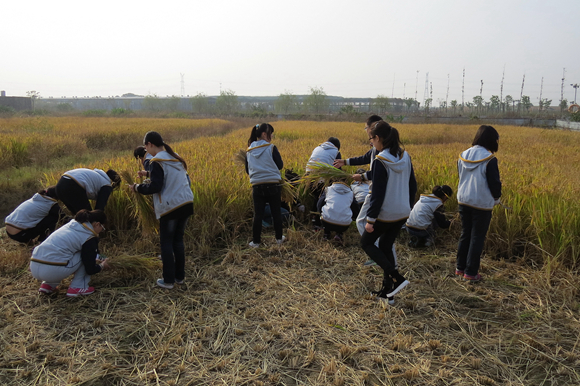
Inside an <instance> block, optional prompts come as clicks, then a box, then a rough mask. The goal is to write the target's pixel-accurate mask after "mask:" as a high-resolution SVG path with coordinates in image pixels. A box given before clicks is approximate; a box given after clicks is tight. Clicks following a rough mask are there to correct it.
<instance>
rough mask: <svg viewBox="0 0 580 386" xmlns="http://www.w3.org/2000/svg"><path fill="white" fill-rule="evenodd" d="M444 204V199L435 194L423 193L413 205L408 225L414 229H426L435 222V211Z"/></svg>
mask: <svg viewBox="0 0 580 386" xmlns="http://www.w3.org/2000/svg"><path fill="white" fill-rule="evenodd" d="M442 205H443V200H442V199H440V198H439V197H437V196H435V195H433V194H422V195H421V197H420V198H419V201H417V202H416V203H415V206H413V210H411V214H410V215H409V218H408V219H407V226H408V227H409V228H413V229H419V230H425V229H427V228H429V225H431V223H432V222H433V218H434V217H435V215H434V214H433V213H435V211H436V210H437V209H438V208H439V207H440V206H442Z"/></svg>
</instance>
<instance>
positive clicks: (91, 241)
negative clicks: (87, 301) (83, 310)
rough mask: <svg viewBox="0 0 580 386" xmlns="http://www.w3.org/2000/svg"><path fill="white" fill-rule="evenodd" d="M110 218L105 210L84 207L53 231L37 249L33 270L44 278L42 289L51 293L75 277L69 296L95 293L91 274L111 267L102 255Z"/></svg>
mask: <svg viewBox="0 0 580 386" xmlns="http://www.w3.org/2000/svg"><path fill="white" fill-rule="evenodd" d="M106 223H107V217H106V216H105V213H104V212H103V211H102V210H93V211H90V212H89V211H88V210H86V209H82V210H80V211H79V212H78V213H77V214H76V216H75V218H74V220H71V221H70V222H69V223H68V224H66V225H63V226H62V227H60V228H59V229H57V230H56V231H55V232H53V233H52V234H51V235H50V236H49V237H48V238H47V239H46V240H45V241H44V242H43V243H42V244H40V245H39V246H37V247H36V248H34V250H33V251H32V258H31V259H30V272H31V273H32V276H33V277H34V278H35V279H38V280H42V285H41V286H40V288H39V289H38V291H39V292H41V293H45V294H50V293H53V292H54V291H56V287H57V285H59V284H60V282H61V281H62V280H63V279H65V278H66V277H68V276H70V275H73V274H74V277H73V279H72V281H71V283H70V286H69V287H68V290H67V292H66V296H69V297H76V296H81V295H90V294H92V293H93V292H95V289H94V288H93V287H89V282H90V281H91V275H94V274H97V273H99V272H101V271H102V270H104V269H108V268H110V266H109V263H108V259H105V260H103V261H101V260H100V258H99V234H100V233H101V232H103V231H104V230H105V224H106Z"/></svg>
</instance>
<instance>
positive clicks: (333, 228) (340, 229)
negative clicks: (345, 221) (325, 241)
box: [320, 220, 350, 238]
mask: <svg viewBox="0 0 580 386" xmlns="http://www.w3.org/2000/svg"><path fill="white" fill-rule="evenodd" d="M320 221H321V222H322V229H324V234H325V235H326V237H327V238H328V237H330V232H336V234H337V235H342V234H343V233H344V232H346V231H347V230H348V228H349V226H350V225H337V224H331V223H329V222H326V221H324V220H320Z"/></svg>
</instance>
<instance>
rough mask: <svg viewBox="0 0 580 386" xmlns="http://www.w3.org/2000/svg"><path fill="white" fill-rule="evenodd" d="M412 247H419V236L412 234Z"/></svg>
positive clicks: (410, 240)
mask: <svg viewBox="0 0 580 386" xmlns="http://www.w3.org/2000/svg"><path fill="white" fill-rule="evenodd" d="M409 247H410V248H419V238H418V237H417V236H411V238H410V239H409Z"/></svg>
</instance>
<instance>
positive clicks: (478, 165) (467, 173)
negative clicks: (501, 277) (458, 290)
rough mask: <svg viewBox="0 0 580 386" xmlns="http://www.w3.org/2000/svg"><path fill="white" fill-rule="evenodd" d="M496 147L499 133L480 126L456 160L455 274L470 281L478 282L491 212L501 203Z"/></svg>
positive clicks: (491, 128)
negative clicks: (457, 228) (457, 230)
mask: <svg viewBox="0 0 580 386" xmlns="http://www.w3.org/2000/svg"><path fill="white" fill-rule="evenodd" d="M498 147H499V134H498V132H497V131H496V130H495V129H494V128H493V127H492V126H488V125H482V126H480V127H479V129H478V130H477V133H476V134H475V138H474V139H473V143H472V147H470V148H469V149H467V150H465V151H464V152H463V153H461V155H460V156H459V160H458V161H457V169H458V171H459V188H458V189H457V202H458V203H459V215H460V216H461V236H460V237H459V247H458V248H457V265H456V269H455V274H456V275H458V276H463V278H464V279H465V280H467V281H471V282H477V281H479V280H481V275H480V274H479V264H480V260H481V254H482V252H483V245H484V243H485V236H486V234H487V230H488V229H489V224H490V223H491V213H492V209H493V207H494V206H495V205H498V204H499V203H500V201H499V199H500V197H501V180H500V177H499V168H498V165H497V158H495V153H496V152H497V150H498Z"/></svg>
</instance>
